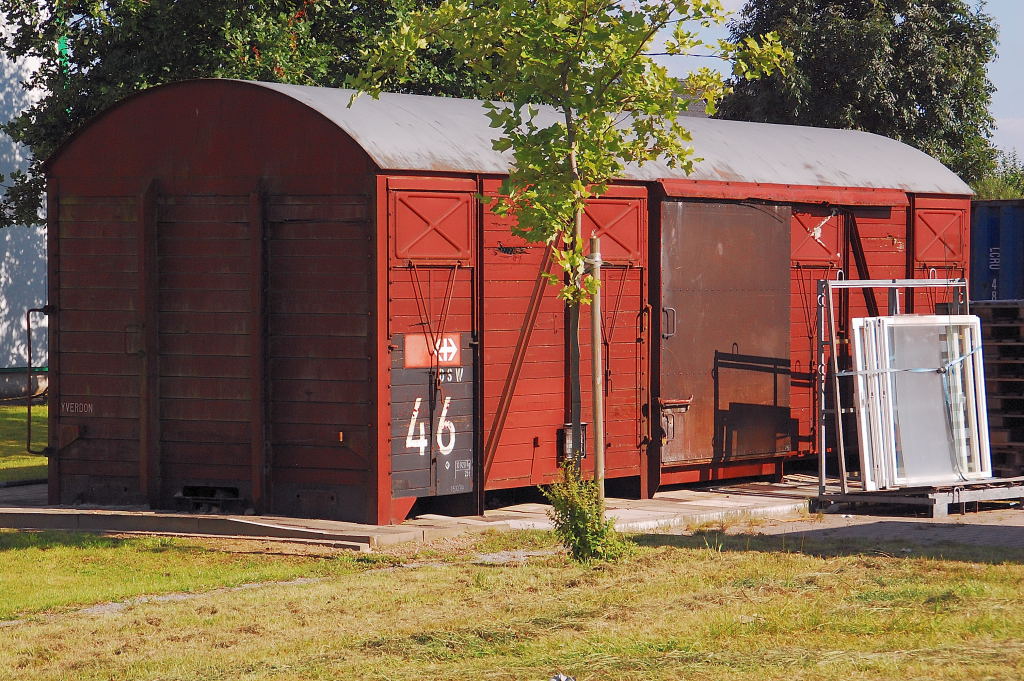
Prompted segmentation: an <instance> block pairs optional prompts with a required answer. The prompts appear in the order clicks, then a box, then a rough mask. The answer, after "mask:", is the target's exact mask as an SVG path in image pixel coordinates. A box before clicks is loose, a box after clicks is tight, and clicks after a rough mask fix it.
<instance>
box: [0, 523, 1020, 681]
mask: <svg viewBox="0 0 1024 681" xmlns="http://www.w3.org/2000/svg"><path fill="white" fill-rule="evenodd" d="M638 541H639V543H640V547H639V549H638V551H637V553H636V555H635V556H633V557H632V558H631V559H629V560H628V561H625V562H623V563H620V564H616V565H598V566H594V567H580V566H578V565H575V564H572V563H571V562H569V561H567V559H566V558H565V557H564V555H562V554H561V553H545V554H544V555H540V556H534V557H531V558H529V559H527V560H523V561H519V562H516V563H510V564H502V565H483V564H478V563H476V562H474V561H473V557H474V556H475V555H476V554H478V553H481V552H495V551H511V550H515V549H549V548H551V547H552V546H553V544H554V542H553V541H552V540H551V539H550V537H549V536H547V535H545V534H544V533H527V534H519V535H501V536H489V535H488V536H483V537H478V538H469V539H466V538H463V539H460V540H458V541H446V542H438V543H436V544H434V545H431V546H430V547H427V548H426V549H424V550H420V551H417V552H416V553H412V550H410V549H408V548H406V549H402V554H401V555H400V556H396V557H393V558H390V559H388V558H387V557H384V558H383V559H382V560H383V562H382V563H380V564H378V565H375V566H368V565H362V564H360V565H356V566H354V567H347V568H346V569H329V568H325V567H324V566H323V565H322V564H318V563H316V562H310V563H309V564H307V565H306V566H305V568H303V569H304V570H305V574H316V575H319V576H321V577H322V579H320V580H319V581H316V582H312V583H301V584H287V585H285V584H277V585H268V586H266V587H264V588H260V589H250V590H243V591H231V592H223V591H220V592H213V593H207V594H205V595H200V596H198V597H196V598H193V599H191V600H187V601H171V602H160V603H157V602H148V603H139V604H135V605H131V606H129V607H128V608H126V609H124V610H122V611H120V612H115V613H109V614H103V615H82V614H78V613H70V614H68V615H67V616H63V617H60V618H53V617H49V618H38V619H37V620H34V621H30V622H28V623H23V624H20V625H17V626H12V627H3V628H0V669H10V670H12V671H11V673H10V678H11V679H12V680H16V681H22V680H25V681H27V680H30V679H31V680H36V679H69V680H70V679H75V680H76V681H77V680H78V679H83V680H90V679H111V678H118V679H153V680H162V681H169V680H171V679H182V680H184V679H197V678H202V679H211V680H213V679H231V680H232V681H234V680H253V681H256V680H259V681H263V680H269V679H274V680H284V679H289V680H291V679H300V680H306V679H324V680H326V679H332V680H333V679H381V680H383V679H389V680H394V681H403V680H409V681H412V680H414V679H415V680H419V679H438V680H448V679H451V680H455V679H460V680H461V679H467V678H469V679H495V680H501V679H508V680H512V679H547V678H549V677H550V676H551V675H552V674H553V673H555V672H557V671H563V672H565V673H567V674H570V675H573V676H575V677H576V678H577V679H580V681H583V680H593V679H609V680H612V679H614V680H616V681H623V680H626V681H628V680H632V679H637V680H639V679H644V680H649V679H653V680H659V679H665V680H668V679H672V680H675V679H700V680H704V679H707V680H709V681H710V680H711V679H714V680H715V681H723V680H725V681H734V680H744V681H747V680H751V681H752V680H754V679H758V680H760V679H778V680H780V681H781V680H783V679H785V680H787V681H789V680H792V679H808V680H810V679H821V678H826V677H833V676H834V677H836V678H844V679H855V680H858V679H893V678H900V679H929V680H931V679H963V680H965V681H966V680H968V679H970V680H971V681H976V680H979V679H985V678H994V679H1012V678H1024V645H1022V644H1021V640H1022V638H1024V637H1022V633H1024V608H1022V605H1024V603H1022V600H1024V596H1022V594H1021V589H1020V584H1021V581H1022V577H1024V567H1022V559H1024V556H1021V555H1012V554H1006V555H1004V556H1003V557H1002V558H1001V559H996V556H994V555H989V556H987V557H982V556H978V555H975V554H973V553H971V552H970V551H968V553H965V554H959V553H956V551H954V550H953V549H949V548H943V549H942V551H943V552H944V555H942V556H941V557H940V556H939V555H938V553H936V554H935V555H914V556H913V557H897V556H887V555H879V554H875V553H871V552H870V551H871V549H868V548H866V547H864V548H860V549H858V547H857V546H855V545H852V544H850V543H846V544H844V545H843V546H831V545H814V546H805V547H804V548H805V551H804V552H803V553H795V552H793V547H791V548H789V549H787V550H785V551H783V550H782V547H781V544H780V543H779V541H778V540H777V539H774V538H766V537H744V536H738V537H737V536H733V537H729V536H714V535H703V536H694V537H678V536H677V537H666V536H652V537H645V538H640V539H639V540H638ZM178 555H179V554H177V553H169V554H167V557H168V559H169V561H173V560H177V557H178ZM200 555H201V556H205V558H206V559H208V560H211V561H215V560H217V558H216V556H213V555H206V554H200ZM318 560H322V559H318ZM378 560H381V559H378ZM410 564H411V565H418V567H402V565H410ZM303 569H300V570H298V572H302V570H303ZM288 574H290V575H294V574H296V573H295V572H294V571H293V572H289V573H288Z"/></svg>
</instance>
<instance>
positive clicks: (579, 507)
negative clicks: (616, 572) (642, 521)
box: [540, 461, 629, 563]
mask: <svg viewBox="0 0 1024 681" xmlns="http://www.w3.org/2000/svg"><path fill="white" fill-rule="evenodd" d="M540 489H541V493H542V494H543V495H544V497H545V498H546V499H547V500H548V501H549V502H551V509H550V510H548V517H549V518H550V519H551V522H552V523H553V524H554V526H555V534H556V535H557V536H558V538H559V539H560V540H561V542H562V545H563V546H565V548H566V550H568V551H569V556H570V557H571V558H572V559H573V560H575V561H576V562H578V563H587V562H590V561H592V560H606V561H614V560H618V559H619V558H622V557H624V556H625V555H626V554H627V552H628V549H629V545H628V544H627V543H626V542H625V541H624V540H623V539H622V537H621V535H619V533H618V532H616V531H615V521H614V520H610V519H606V518H605V517H604V500H603V499H601V498H600V496H599V495H598V490H597V484H596V483H594V481H593V480H584V479H583V477H582V475H580V469H579V467H578V466H577V465H576V464H575V463H574V462H572V461H566V462H565V463H563V464H562V482H559V483H556V484H554V485H548V486H546V487H541V488H540Z"/></svg>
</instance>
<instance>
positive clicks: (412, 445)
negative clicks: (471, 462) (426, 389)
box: [405, 397, 455, 456]
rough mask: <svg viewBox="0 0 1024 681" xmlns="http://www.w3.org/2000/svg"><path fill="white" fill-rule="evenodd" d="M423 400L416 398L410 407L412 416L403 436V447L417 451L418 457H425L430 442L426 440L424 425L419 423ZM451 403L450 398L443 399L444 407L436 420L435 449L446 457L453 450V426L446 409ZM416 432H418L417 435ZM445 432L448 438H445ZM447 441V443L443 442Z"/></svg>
mask: <svg viewBox="0 0 1024 681" xmlns="http://www.w3.org/2000/svg"><path fill="white" fill-rule="evenodd" d="M422 402H423V398H421V397H417V398H416V401H415V402H414V403H413V405H412V416H411V417H410V418H409V431H408V432H407V433H406V436H405V446H406V447H408V448H409V449H419V450H420V456H426V455H427V447H429V446H430V440H429V439H427V434H426V431H427V428H426V424H424V423H423V422H422V421H420V404H421V403H422ZM451 402H452V398H451V397H446V398H444V405H443V406H442V407H441V414H440V416H438V419H437V448H438V450H439V451H440V452H441V455H442V456H448V455H449V454H451V453H452V451H453V450H454V449H455V424H454V423H453V422H452V421H451V420H449V419H448V407H449V405H450V404H451ZM417 431H419V432H418V433H417ZM445 431H447V433H448V436H447V438H445ZM445 439H447V442H445V441H444V440H445Z"/></svg>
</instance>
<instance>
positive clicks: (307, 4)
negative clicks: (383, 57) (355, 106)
mask: <svg viewBox="0 0 1024 681" xmlns="http://www.w3.org/2000/svg"><path fill="white" fill-rule="evenodd" d="M422 5H423V1H422V0H378V1H377V2H370V3H361V2H356V1H355V0H254V1H251V2H239V0H117V1H114V0H109V1H106V2H96V1H94V0H0V11H2V12H3V14H4V17H5V19H6V21H7V22H8V24H9V25H10V26H11V27H12V32H11V34H10V35H9V36H7V38H6V40H5V41H4V43H3V45H2V49H3V51H4V53H5V54H6V56H7V57H8V58H10V59H19V58H24V57H35V58H38V59H39V60H40V62H41V66H40V68H39V70H38V71H37V72H36V73H35V75H34V76H33V77H32V78H31V79H29V81H28V82H26V83H25V84H24V85H25V87H27V88H29V89H35V90H38V91H39V92H41V93H43V94H42V98H41V99H40V100H39V101H38V102H37V103H36V104H35V105H34V106H32V107H31V108H29V109H28V110H27V111H25V112H24V113H22V114H21V115H19V116H17V117H15V118H14V119H13V120H11V121H8V122H7V123H5V124H4V125H3V126H2V130H3V131H4V132H6V133H7V134H8V135H10V136H11V137H12V138H13V139H15V140H16V141H18V142H21V143H23V144H25V145H26V146H27V147H28V148H29V150H30V151H31V153H32V158H33V160H32V162H31V165H30V166H29V167H28V168H26V169H24V170H23V171H21V172H18V173H15V174H13V175H12V177H10V178H7V179H8V180H9V182H8V183H7V186H6V188H5V193H4V196H3V202H2V205H0V227H4V226H8V225H18V224H38V223H40V222H41V214H40V202H41V197H42V195H43V189H44V187H43V184H44V178H43V176H42V174H41V163H42V161H43V160H45V159H46V158H47V157H48V156H49V155H50V154H51V153H53V152H54V151H55V150H56V149H57V148H58V147H59V146H60V145H61V144H62V143H63V142H64V140H66V139H67V138H68V137H69V136H70V135H72V134H73V133H74V132H75V131H76V130H78V129H79V128H81V127H82V126H83V125H84V124H85V123H86V122H87V121H88V120H89V119H91V118H92V117H93V116H95V115H96V114H98V113H99V112H101V111H103V110H104V109H105V108H107V107H108V106H110V105H111V104H114V103H115V102H117V101H119V100H121V99H123V98H124V97H126V96H128V95H131V94H134V93H136V92H138V91H140V90H143V89H145V88H148V87H152V86H154V85H160V84H163V83H169V82H174V81H179V80H186V79H189V78H204V77H227V78H246V79H254V80H268V81H280V82H289V83H299V84H308V85H326V86H338V85H340V84H341V82H342V81H343V80H344V79H345V77H346V76H348V75H350V74H352V73H354V72H355V71H356V70H357V69H358V68H359V66H360V64H359V62H358V61H357V60H356V59H355V55H356V54H357V53H358V51H359V50H360V49H361V48H362V47H363V46H364V43H365V41H366V40H368V39H370V37H371V36H374V35H376V33H377V32H379V31H380V30H381V29H382V28H383V27H384V26H386V25H389V24H390V23H392V22H393V21H394V20H395V19H396V17H399V16H401V15H402V14H403V13H404V12H406V11H409V10H410V9H415V8H418V7H420V6H422ZM58 44H63V46H64V47H65V48H66V49H64V50H59V49H58ZM409 73H410V77H409V79H408V80H407V81H406V82H405V84H404V86H403V88H404V90H405V91H406V92H416V93H422V94H445V95H456V96H472V95H474V94H475V92H476V90H475V84H476V81H475V79H474V78H473V76H472V75H471V74H470V73H469V72H468V71H466V70H465V69H462V68H460V67H459V65H458V64H457V63H455V62H453V61H452V60H451V54H450V53H445V52H443V51H438V50H426V51H425V52H423V53H422V54H421V55H419V57H418V58H417V59H416V60H415V61H414V62H413V63H411V64H410V71H409Z"/></svg>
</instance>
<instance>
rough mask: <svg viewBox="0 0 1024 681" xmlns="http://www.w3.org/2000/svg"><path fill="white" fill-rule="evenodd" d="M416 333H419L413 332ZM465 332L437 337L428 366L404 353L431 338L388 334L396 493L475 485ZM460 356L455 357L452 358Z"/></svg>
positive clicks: (438, 491) (472, 404)
mask: <svg viewBox="0 0 1024 681" xmlns="http://www.w3.org/2000/svg"><path fill="white" fill-rule="evenodd" d="M417 335H419V336H420V337H419V338H417V337H416V336H417ZM471 340H472V335H471V334H469V333H449V334H444V335H443V336H442V337H440V338H438V339H437V340H436V341H435V342H436V345H437V347H436V349H435V354H434V356H435V357H436V360H435V361H434V362H433V363H432V366H430V365H428V366H422V362H417V361H415V360H414V359H412V358H411V357H410V360H411V361H406V360H407V354H410V351H411V353H417V350H418V349H419V348H420V347H422V346H423V345H424V344H428V343H429V342H430V341H429V339H427V338H424V337H423V334H404V333H399V334H395V335H394V336H392V339H391V343H392V345H393V346H394V348H395V349H394V350H393V351H392V353H391V360H392V364H391V484H392V493H393V495H394V496H395V498H399V497H421V496H442V495H447V494H463V493H465V492H471V491H473V478H474V472H473V469H474V439H475V438H474V427H475V425H476V418H475V416H476V401H475V400H474V385H473V381H474V371H473V362H472V361H471V360H470V358H472V357H473V350H472V347H471V346H470V341H471ZM456 362H458V363H456Z"/></svg>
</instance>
